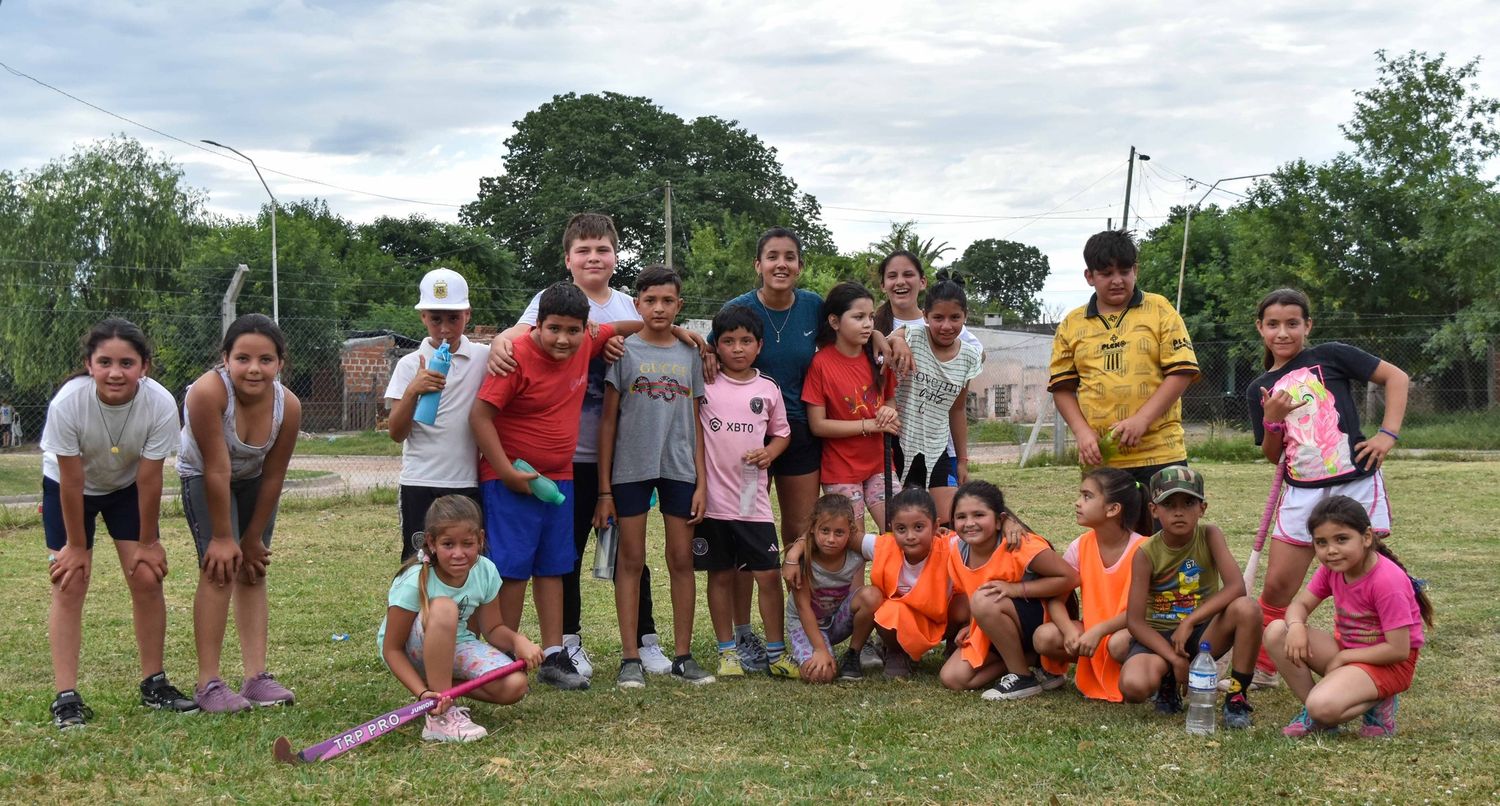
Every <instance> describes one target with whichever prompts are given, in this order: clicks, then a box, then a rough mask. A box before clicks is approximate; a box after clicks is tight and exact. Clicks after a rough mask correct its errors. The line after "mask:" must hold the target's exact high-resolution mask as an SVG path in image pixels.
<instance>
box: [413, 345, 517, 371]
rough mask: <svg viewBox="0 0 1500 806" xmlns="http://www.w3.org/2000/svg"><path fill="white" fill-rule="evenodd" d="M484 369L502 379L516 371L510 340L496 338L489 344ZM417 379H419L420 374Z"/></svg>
mask: <svg viewBox="0 0 1500 806" xmlns="http://www.w3.org/2000/svg"><path fill="white" fill-rule="evenodd" d="M418 360H419V361H420V360H421V359H418ZM422 366H424V367H425V366H426V363H425V362H424V363H423V364H422ZM485 369H486V370H488V371H489V373H490V374H491V375H499V376H500V377H502V378H504V377H505V376H506V375H509V374H511V373H512V372H515V371H516V352H515V345H513V344H511V341H510V339H507V338H506V337H504V336H496V337H495V340H494V341H492V342H490V357H489V359H488V360H487V361H486V362H485ZM418 377H421V376H420V373H419V374H418Z"/></svg>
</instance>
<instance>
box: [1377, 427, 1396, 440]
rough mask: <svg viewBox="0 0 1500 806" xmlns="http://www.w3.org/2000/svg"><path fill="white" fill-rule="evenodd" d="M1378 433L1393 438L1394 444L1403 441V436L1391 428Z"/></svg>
mask: <svg viewBox="0 0 1500 806" xmlns="http://www.w3.org/2000/svg"><path fill="white" fill-rule="evenodd" d="M1377 433H1381V434H1385V435H1386V436H1388V437H1390V438H1391V441H1392V442H1400V441H1401V435H1400V434H1398V433H1396V432H1395V431H1392V430H1390V429H1389V428H1382V429H1380V430H1379V431H1378V432H1377Z"/></svg>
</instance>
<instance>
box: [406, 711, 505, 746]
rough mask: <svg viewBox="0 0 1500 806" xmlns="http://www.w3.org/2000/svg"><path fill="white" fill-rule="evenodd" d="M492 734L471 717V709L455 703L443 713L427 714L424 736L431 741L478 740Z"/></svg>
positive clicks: (423, 729) (423, 730)
mask: <svg viewBox="0 0 1500 806" xmlns="http://www.w3.org/2000/svg"><path fill="white" fill-rule="evenodd" d="M488 735H490V732H489V731H487V730H485V729H484V728H483V727H482V726H480V725H476V724H474V722H473V720H471V719H469V709H467V708H465V707H463V706H461V705H455V706H452V707H450V708H449V709H448V710H447V711H446V712H444V713H443V714H441V715H438V716H433V715H431V714H428V715H427V724H426V726H424V727H423V728H422V738H423V739H425V740H427V741H429V742H477V741H479V740H480V739H483V738H484V737H486V736H488Z"/></svg>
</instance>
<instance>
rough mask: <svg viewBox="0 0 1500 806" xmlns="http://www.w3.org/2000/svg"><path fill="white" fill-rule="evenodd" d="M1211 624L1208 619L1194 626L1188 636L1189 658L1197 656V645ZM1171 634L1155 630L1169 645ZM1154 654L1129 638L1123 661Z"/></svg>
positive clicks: (1210, 620)
mask: <svg viewBox="0 0 1500 806" xmlns="http://www.w3.org/2000/svg"><path fill="white" fill-rule="evenodd" d="M1212 623H1214V620H1213V619H1209V620H1208V622H1207V623H1204V624H1199V625H1198V626H1196V627H1194V628H1193V634H1192V635H1191V636H1189V638H1188V655H1189V656H1193V655H1197V654H1198V645H1199V644H1202V643H1203V634H1204V633H1205V632H1208V625H1209V624H1212ZM1172 632H1173V631H1172V630H1157V631H1156V634H1157V635H1160V636H1161V637H1162V638H1165V639H1167V643H1169V644H1170V643H1172ZM1154 654H1156V653H1155V652H1154V651H1153V650H1152V649H1151V648H1150V647H1148V646H1146V645H1145V644H1143V643H1141V642H1140V641H1137V640H1135V639H1134V638H1131V639H1130V650H1129V651H1128V652H1126V653H1125V660H1130V659H1131V658H1133V657H1135V656H1136V655H1154ZM1220 654H1223V653H1220ZM1214 657H1218V655H1215V656H1214Z"/></svg>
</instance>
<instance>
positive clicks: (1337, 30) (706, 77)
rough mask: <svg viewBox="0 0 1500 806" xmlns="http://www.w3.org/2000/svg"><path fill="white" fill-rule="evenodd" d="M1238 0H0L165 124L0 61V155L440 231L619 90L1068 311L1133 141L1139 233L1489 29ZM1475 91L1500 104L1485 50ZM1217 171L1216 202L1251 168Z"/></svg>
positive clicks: (1464, 53)
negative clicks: (526, 156) (179, 176)
mask: <svg viewBox="0 0 1500 806" xmlns="http://www.w3.org/2000/svg"><path fill="white" fill-rule="evenodd" d="M1239 5H1241V4H1201V3H1199V4H1186V3H1183V4H1171V3H1160V2H1151V3H1135V4H1122V3H1109V4H1105V3H1101V2H1092V1H1087V2H1085V1H1083V0H1057V1H1056V2H1050V3H1046V4H1040V3H1014V2H983V3H975V2H948V3H942V4H919V3H890V2H877V1H871V2H863V3H860V4H858V5H855V4H850V3H847V2H817V1H816V0H808V1H806V2H798V3H789V4H777V3H766V2H746V1H745V0H723V1H722V2H708V3H705V2H701V0H700V2H692V3H688V2H676V1H675V0H666V1H664V2H656V3H651V4H645V3H626V2H617V1H616V0H591V2H552V3H542V4H535V5H522V4H513V3H504V4H502V3H495V2H481V1H479V0H462V1H456V2H442V3H439V2H426V3H423V2H400V3H396V2H378V1H371V2H346V1H344V0H330V1H329V2H310V1H308V0H303V1H302V2H294V1H290V0H289V1H287V2H267V3H251V2H240V1H239V0H216V2H212V3H202V2H177V1H176V0H158V1H157V2H144V1H143V0H110V2H101V1H96V0H45V1H44V0H0V62H4V63H5V64H6V65H9V66H10V67H11V68H12V69H13V70H16V71H20V72H22V73H26V74H28V75H30V76H32V77H34V78H36V79H38V80H40V81H43V82H46V83H47V84H51V85H53V86H54V87H56V88H58V89H59V90H62V91H65V92H67V93H69V94H71V95H73V96H76V97H77V98H78V99H82V101H86V102H88V103H90V104H93V105H95V106H97V107H102V108H103V109H106V110H109V111H110V112H114V113H116V114H118V115H121V116H124V117H126V118H129V119H131V120H133V121H135V122H137V123H140V124H144V125H146V126H149V127H151V128H152V129H155V130H156V132H153V131H149V130H147V129H144V128H140V127H138V126H135V125H131V124H129V123H126V122H124V121H122V120H120V119H118V118H115V117H111V116H110V115H108V114H105V113H104V112H101V111H99V110H97V109H94V108H91V107H90V106H87V105H85V104H84V103H81V102H80V101H78V100H74V99H70V98H68V97H65V96H64V95H62V94H59V93H58V92H55V91H53V90H49V89H47V88H44V87H42V86H39V85H38V84H36V83H34V82H33V81H31V80H28V79H26V78H22V77H18V76H16V75H14V74H13V73H8V72H5V71H0V109H3V112H0V115H3V117H0V120H3V121H4V125H3V126H0V169H9V170H17V169H22V168H36V167H39V166H40V165H42V164H43V163H45V162H46V161H48V160H50V159H53V158H56V157H59V156H62V155H65V154H67V153H68V152H69V151H70V150H72V148H73V147H74V146H75V145H78V144H83V143H88V142H90V141H92V140H96V139H100V138H104V137H108V136H109V135H111V134H114V133H120V132H123V133H125V134H128V135H130V136H132V137H135V138H137V139H139V140H140V141H142V142H143V143H145V144H146V145H148V146H150V147H151V148H153V149H156V150H158V151H160V152H162V153H165V154H166V155H168V156H169V157H171V158H172V159H173V160H174V161H176V162H178V163H179V164H180V165H181V166H182V167H183V168H184V170H185V172H186V180H187V182H188V183H189V184H191V185H193V186H196V187H200V188H203V189H204V190H206V191H207V192H208V194H209V196H210V202H209V209H210V210H212V211H214V212H219V213H225V214H230V215H251V214H253V213H254V212H255V211H256V210H257V209H258V207H259V205H261V204H263V203H264V202H265V201H266V197H265V191H264V190H263V189H262V188H261V186H260V183H259V181H258V180H257V179H256V178H255V175H254V173H253V172H252V171H251V170H250V169H249V167H248V166H247V165H245V164H244V163H243V162H238V161H236V159H235V158H233V157H232V156H226V155H223V154H215V153H210V152H211V151H212V149H209V150H208V151H203V150H198V149H196V148H193V147H190V146H189V145H188V144H186V143H197V142H198V141H199V140H200V139H213V140H217V141H219V142H222V143H225V144H227V145H230V146H233V147H234V148H237V149H239V150H240V151H243V152H245V153H248V154H250V155H251V156H252V157H254V159H255V160H256V162H257V163H258V164H259V165H260V166H261V168H262V169H263V170H264V169H267V168H270V169H274V170H276V171H281V172H285V173H287V174H293V175H295V176H299V177H305V178H309V179H315V180H319V181H321V182H324V183H327V184H325V185H318V184H312V183H309V182H304V181H299V180H296V179H292V178H288V177H287V176H284V175H279V174H274V173H268V174H267V175H266V179H267V181H268V182H269V183H270V185H271V187H272V190H273V191H274V192H275V193H276V195H277V197H278V198H279V199H281V200H290V199H297V198H302V197H310V196H319V197H322V198H325V199H327V200H328V202H329V206H330V207H331V208H332V209H333V210H334V211H335V212H337V213H339V214H341V215H343V216H345V217H347V218H349V219H352V220H354V221H368V220H371V219H373V218H375V217H377V216H380V215H395V216H406V215H410V214H412V213H421V214H423V215H427V216H431V217H434V218H439V219H444V220H456V219H457V216H458V206H459V205H462V204H464V203H466V202H469V201H472V200H473V199H474V198H475V196H476V194H477V191H478V185H479V180H480V178H481V177H485V176H493V175H497V174H499V173H501V172H502V170H503V158H504V155H505V146H504V140H505V138H506V137H508V136H509V135H510V134H511V133H513V131H514V128H513V124H514V122H515V121H517V120H519V119H520V118H521V117H523V116H524V115H525V114H526V113H527V112H528V111H530V110H532V109H534V108H536V107H537V106H539V105H540V104H542V103H545V102H547V101H548V100H550V99H551V98H552V97H553V96H554V95H558V94H562V93H566V92H578V93H587V92H602V91H614V92H620V93H624V94H628V95H639V96H645V97H648V98H651V99H652V100H654V101H655V102H656V103H657V104H659V105H660V106H661V107H663V108H664V109H666V110H667V111H669V112H672V113H674V114H677V115H679V116H681V117H683V118H689V119H690V118H693V117H698V116H701V115H714V116H718V117H722V118H726V119H731V120H736V121H739V123H740V125H742V126H743V127H745V128H746V129H748V130H749V131H751V132H753V133H754V134H756V135H757V136H759V137H760V138H761V139H762V140H763V141H764V142H765V143H767V144H768V145H770V146H772V147H774V148H775V149H776V150H777V152H778V155H779V158H780V160H781V162H782V165H783V167H784V169H785V171H786V172H787V174H788V175H789V176H791V177H792V178H793V179H794V180H795V181H796V182H797V183H798V185H799V187H800V188H801V189H802V190H803V191H805V192H808V193H811V194H813V195H814V196H816V197H817V199H818V201H819V202H820V203H821V204H822V205H823V211H824V222H825V223H826V224H827V226H828V227H829V229H830V230H831V231H832V232H833V235H834V238H835V240H836V242H837V243H838V246H839V248H840V249H841V250H845V251H850V250H854V249H859V248H863V247H865V246H867V245H868V244H869V243H870V242H871V241H874V240H876V239H878V238H879V237H881V236H882V235H884V234H885V233H886V232H887V231H888V230H889V229H890V224H891V222H892V221H905V220H915V221H916V222H917V231H918V233H919V234H921V235H922V236H923V237H924V238H926V237H934V238H936V239H937V241H938V242H947V243H948V244H950V245H951V246H953V247H954V251H953V252H952V253H950V255H949V257H950V258H956V257H957V256H958V255H959V254H961V252H962V250H963V248H964V247H965V246H967V245H968V244H969V243H970V242H972V241H974V240H977V239H981V238H1008V239H1012V240H1018V241H1022V242H1025V243H1028V244H1031V245H1033V246H1036V247H1037V248H1039V249H1041V250H1042V252H1043V253H1045V254H1046V255H1047V256H1048V258H1049V259H1050V261H1051V265H1052V276H1051V277H1050V278H1049V280H1048V282H1047V285H1046V287H1045V289H1044V291H1043V293H1042V302H1043V304H1044V307H1045V308H1046V309H1047V310H1049V311H1052V312H1060V311H1064V310H1066V309H1067V308H1070V307H1073V306H1076V305H1079V304H1082V303H1083V302H1085V301H1086V300H1087V298H1088V293H1089V289H1088V287H1087V285H1086V284H1085V282H1084V278H1083V265H1082V254H1081V253H1082V247H1083V242H1084V241H1085V240H1086V239H1087V237H1088V236H1089V235H1090V234H1092V233H1094V232H1097V231H1099V230H1101V229H1104V227H1105V225H1106V222H1107V221H1109V220H1110V219H1113V223H1114V224H1116V225H1118V223H1119V221H1120V217H1121V214H1122V207H1123V202H1124V195H1125V184H1126V183H1125V176H1126V165H1127V162H1128V155H1129V152H1130V148H1131V146H1135V147H1137V148H1138V149H1139V150H1140V152H1141V153H1143V154H1146V155H1148V156H1149V157H1150V158H1151V159H1150V161H1149V162H1143V163H1138V164H1137V167H1136V172H1135V184H1134V189H1133V194H1132V203H1131V214H1130V222H1129V224H1130V226H1131V227H1132V228H1134V229H1137V230H1140V231H1143V232H1144V231H1146V230H1149V229H1150V228H1151V227H1153V226H1156V225H1157V224H1159V223H1160V222H1161V221H1162V220H1163V219H1164V217H1165V216H1166V215H1167V213H1168V211H1169V210H1170V208H1171V206H1172V205H1180V204H1186V203H1192V202H1194V201H1196V200H1197V199H1198V198H1199V197H1201V196H1202V195H1203V194H1204V192H1205V191H1207V190H1208V185H1210V184H1211V183H1213V182H1214V181H1215V180H1217V179H1220V178H1224V177H1232V176H1240V175H1245V174H1256V173H1264V172H1268V171H1271V170H1274V169H1275V168H1276V167H1277V166H1279V165H1282V164H1284V163H1286V162H1288V161H1290V160H1294V159H1297V158H1305V159H1308V160H1313V161H1318V160H1323V159H1327V158H1328V157H1330V156H1332V155H1334V154H1336V153H1338V152H1339V151H1340V150H1342V149H1344V148H1346V143H1345V141H1344V140H1343V137H1342V134H1341V133H1340V131H1339V125H1340V124H1341V123H1343V122H1345V121H1347V120H1348V119H1349V116H1350V113H1351V111H1352V109H1353V104H1354V93H1355V92H1356V91H1357V90H1359V89H1363V88H1367V87H1370V86H1372V85H1373V83H1374V81H1375V76H1376V67H1377V61H1376V58H1375V51H1376V50H1378V49H1384V50H1386V51H1388V52H1390V53H1392V54H1394V55H1399V54H1402V53H1405V52H1406V51H1408V50H1412V49H1415V50H1419V51H1427V52H1429V53H1434V54H1435V53H1438V52H1446V53H1447V54H1448V56H1449V59H1450V60H1451V61H1453V62H1457V63H1461V62H1464V61H1467V60H1469V59H1471V58H1474V57H1475V56H1479V55H1482V54H1484V53H1485V52H1486V49H1487V48H1486V46H1489V48H1488V49H1489V50H1493V42H1494V35H1495V32H1496V31H1500V4H1495V3H1492V2H1484V0H1453V1H1452V2H1450V1H1448V0H1436V1H1435V2H1426V3H1420V4H1417V3H1407V2H1368V1H1367V2H1358V1H1356V2H1340V3H1316V2H1307V0H1303V1H1301V2H1282V1H1281V0H1268V1H1267V2H1262V3H1259V4H1256V6H1255V7H1254V8H1253V9H1247V10H1238V9H1236V8H1233V7H1235V6H1239ZM1218 6H1223V7H1222V8H1221V7H1218ZM856 8H857V9H858V11H857V12H854V11H853V9H856ZM1479 80H1480V84H1481V90H1482V91H1483V92H1484V93H1485V94H1488V95H1492V96H1493V95H1500V67H1497V66H1496V65H1493V64H1489V65H1481V74H1480V79H1479ZM163 135H167V136H163ZM171 138H179V139H180V140H181V141H186V143H184V142H179V141H178V140H174V139H171ZM1191 179H1196V180H1198V181H1199V182H1201V185H1197V184H1195V183H1194V182H1192V181H1190V180H1191ZM328 185H334V186H338V188H342V189H336V188H334V187H329V186H328ZM1222 187H1223V188H1224V189H1225V190H1226V191H1229V192H1218V191H1215V192H1214V193H1213V195H1212V196H1210V198H1209V201H1213V200H1215V199H1217V200H1218V201H1219V202H1220V203H1221V204H1232V203H1234V202H1236V201H1237V200H1238V198H1237V197H1236V196H1234V195H1231V193H1242V192H1243V191H1244V190H1245V189H1246V182H1245V181H1243V180H1242V181H1236V182H1228V183H1225V184H1224V185H1222ZM374 194H378V195H374ZM382 196H384V197H396V198H382ZM1039 215H1042V216H1044V217H1041V218H1038V217H1037V216H1039ZM1152 290H1159V291H1162V292H1163V293H1168V294H1169V295H1170V293H1171V290H1170V289H1152Z"/></svg>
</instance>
